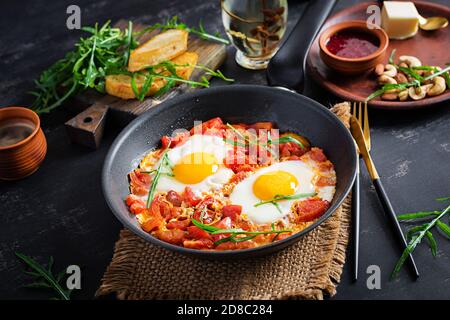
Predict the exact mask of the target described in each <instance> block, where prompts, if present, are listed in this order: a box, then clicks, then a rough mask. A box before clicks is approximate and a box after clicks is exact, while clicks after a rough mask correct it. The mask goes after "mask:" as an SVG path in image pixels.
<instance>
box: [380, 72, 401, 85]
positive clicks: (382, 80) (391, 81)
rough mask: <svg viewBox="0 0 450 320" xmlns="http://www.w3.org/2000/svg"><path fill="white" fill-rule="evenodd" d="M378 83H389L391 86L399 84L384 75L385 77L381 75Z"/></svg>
mask: <svg viewBox="0 0 450 320" xmlns="http://www.w3.org/2000/svg"><path fill="white" fill-rule="evenodd" d="M378 83H379V84H387V83H389V84H397V81H396V80H395V79H394V78H392V77H389V76H387V75H384V74H383V75H381V76H380V77H379V78H378Z"/></svg>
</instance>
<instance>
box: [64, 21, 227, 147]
mask: <svg viewBox="0 0 450 320" xmlns="http://www.w3.org/2000/svg"><path fill="white" fill-rule="evenodd" d="M126 24H127V23H126V21H124V20H121V21H119V22H118V23H117V25H116V26H117V27H120V28H125V27H126ZM144 27H145V26H144V25H139V24H135V25H134V28H133V29H134V30H135V31H139V30H141V29H142V28H144ZM152 35H153V34H149V35H147V36H146V37H143V38H141V39H140V40H141V42H142V41H145V40H146V39H148V38H150V37H151V36H152ZM188 50H189V51H195V52H197V54H198V55H199V59H198V64H201V65H203V66H206V67H208V68H211V69H214V70H215V69H217V68H219V67H220V65H221V64H222V63H223V61H224V60H225V57H226V46H225V45H224V44H219V43H213V42H208V41H205V40H201V39H198V38H195V37H193V36H190V38H189V43H188ZM203 76H206V75H205V71H204V70H200V69H196V70H195V71H194V72H193V74H192V76H191V79H192V80H194V81H198V80H200V79H201V77H203ZM206 77H207V78H208V76H206ZM191 90H193V89H192V88H191V87H190V86H188V85H186V84H183V85H180V86H178V87H176V88H174V89H172V90H171V91H169V92H168V93H167V94H165V95H163V96H161V97H158V98H157V99H156V98H152V97H149V98H146V99H145V100H144V101H139V100H122V99H119V98H116V97H112V96H109V95H105V96H99V95H92V96H93V99H94V101H92V102H91V103H92V104H91V105H90V106H89V107H88V108H87V109H86V110H84V111H82V112H81V113H80V114H78V115H77V116H76V117H74V118H72V119H70V120H69V121H67V122H66V124H65V126H66V129H67V133H68V135H69V138H70V140H71V141H72V142H74V143H78V144H81V145H84V146H87V147H89V148H93V149H96V148H98V146H99V145H100V142H101V139H102V136H103V131H104V128H105V123H106V121H107V119H108V113H109V110H111V111H113V112H114V116H115V117H116V118H119V120H120V121H119V122H120V123H122V124H126V123H128V122H130V121H131V120H133V119H134V118H136V117H137V116H138V115H140V114H142V113H144V112H145V111H147V110H149V109H150V108H152V107H153V106H155V105H157V104H159V103H161V102H163V101H166V100H168V99H170V98H172V97H174V96H176V95H178V94H180V93H184V92H188V91H191ZM86 96H89V94H87V95H85V97H86Z"/></svg>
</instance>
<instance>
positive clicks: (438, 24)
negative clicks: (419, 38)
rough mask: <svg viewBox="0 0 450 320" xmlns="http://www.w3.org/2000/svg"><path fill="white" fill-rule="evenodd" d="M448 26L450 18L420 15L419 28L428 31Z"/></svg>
mask: <svg viewBox="0 0 450 320" xmlns="http://www.w3.org/2000/svg"><path fill="white" fill-rule="evenodd" d="M447 26H448V20H447V18H444V17H430V18H424V17H422V16H421V15H419V28H420V29H422V30H426V31H433V30H438V29H442V28H445V27H447Z"/></svg>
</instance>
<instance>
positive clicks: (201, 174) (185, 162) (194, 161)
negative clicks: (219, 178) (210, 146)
mask: <svg viewBox="0 0 450 320" xmlns="http://www.w3.org/2000/svg"><path fill="white" fill-rule="evenodd" d="M217 170H219V162H218V161H217V158H216V157H215V156H214V155H213V154H210V153H204V152H194V153H190V154H187V155H185V156H184V157H182V158H181V159H180V161H179V162H178V163H177V164H175V166H174V167H173V170H172V171H173V174H174V176H175V179H177V180H178V181H180V182H182V183H185V184H196V183H199V182H202V181H203V180H204V179H205V178H207V177H209V176H210V175H212V174H214V173H216V172H217Z"/></svg>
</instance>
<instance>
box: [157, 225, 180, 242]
mask: <svg viewBox="0 0 450 320" xmlns="http://www.w3.org/2000/svg"><path fill="white" fill-rule="evenodd" d="M154 235H155V236H156V237H157V238H158V239H160V240H162V241H165V242H168V243H172V244H181V243H183V241H184V236H185V232H184V231H182V230H179V229H173V230H164V231H163V230H157V231H155V232H154Z"/></svg>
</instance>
